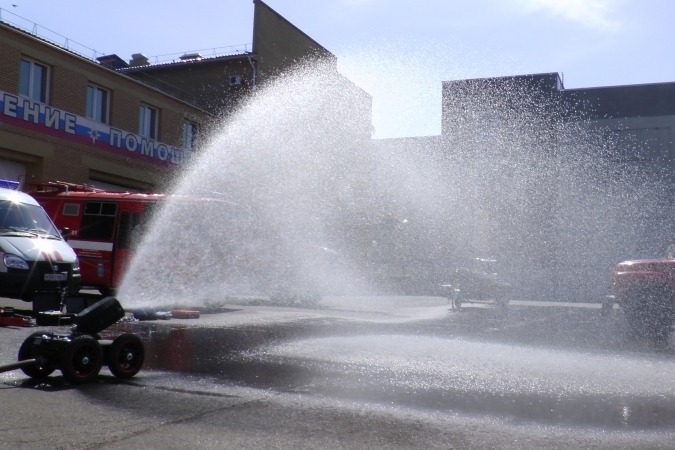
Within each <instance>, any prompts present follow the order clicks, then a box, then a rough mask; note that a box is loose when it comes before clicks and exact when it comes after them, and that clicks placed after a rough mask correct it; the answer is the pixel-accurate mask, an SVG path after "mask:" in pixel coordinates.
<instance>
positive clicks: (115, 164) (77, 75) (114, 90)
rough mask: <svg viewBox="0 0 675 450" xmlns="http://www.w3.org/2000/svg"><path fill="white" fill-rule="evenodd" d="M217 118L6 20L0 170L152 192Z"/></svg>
mask: <svg viewBox="0 0 675 450" xmlns="http://www.w3.org/2000/svg"><path fill="white" fill-rule="evenodd" d="M211 120H213V116H212V115H211V114H209V113H207V112H206V111H204V110H203V109H201V108H199V107H196V106H194V105H191V104H189V103H186V102H184V101H182V100H179V99H177V98H175V97H172V96H169V95H167V94H166V93H163V92H161V91H159V90H158V89H156V88H153V87H151V86H148V85H145V84H143V83H140V82H139V81H137V80H134V79H132V78H129V77H126V76H123V75H120V74H119V73H116V72H115V71H114V70H111V69H110V68H108V67H106V66H104V65H102V64H98V63H96V62H94V61H91V60H89V59H87V58H84V57H82V56H80V55H78V54H76V53H74V52H71V51H68V50H66V49H64V48H62V47H59V46H57V45H54V44H52V43H50V42H48V41H45V40H43V39H41V38H39V37H37V36H34V35H32V34H31V33H28V32H26V31H23V30H21V29H19V28H16V27H14V26H12V25H9V24H7V23H2V22H0V177H2V178H8V179H14V180H21V181H24V182H25V181H30V180H33V179H58V180H61V181H68V182H75V183H90V184H94V185H96V184H99V185H105V186H110V185H112V186H117V187H123V188H127V189H133V190H142V191H146V190H154V189H158V188H160V187H161V186H163V185H164V183H165V182H167V181H168V180H169V179H170V178H171V177H172V176H173V175H174V174H175V172H176V170H180V167H181V165H183V164H184V163H185V162H186V161H187V159H189V157H190V154H191V151H192V149H193V148H192V147H193V145H194V144H195V142H194V137H195V136H196V130H197V129H199V128H208V126H209V123H210V121H211Z"/></svg>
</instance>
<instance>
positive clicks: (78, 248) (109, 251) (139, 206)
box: [26, 181, 168, 295]
mask: <svg viewBox="0 0 675 450" xmlns="http://www.w3.org/2000/svg"><path fill="white" fill-rule="evenodd" d="M26 190H27V192H29V193H30V194H31V195H32V196H33V197H34V198H35V199H36V200H37V201H38V203H40V205H42V207H43V208H44V209H45V211H47V214H48V215H49V216H50V217H51V219H52V220H53V221H54V223H55V224H56V226H57V227H58V228H59V229H60V230H61V232H62V234H63V235H64V236H67V238H68V243H69V244H70V246H71V247H72V248H73V249H74V250H75V253H76V254H77V256H78V258H79V260H80V270H81V276H82V281H81V284H82V287H90V288H94V289H98V290H99V291H100V292H101V293H102V294H103V295H112V294H114V292H115V288H116V287H117V286H118V285H119V283H120V281H121V278H122V276H123V275H124V268H125V266H126V264H127V263H128V262H129V260H130V258H131V256H132V253H133V248H134V246H135V244H136V243H137V240H138V239H139V238H140V237H139V236H136V235H135V230H137V229H139V225H140V226H141V227H142V226H143V225H144V224H145V223H147V222H148V221H149V220H150V217H151V216H152V214H153V212H154V210H155V208H156V207H157V204H158V202H161V201H163V200H165V199H166V198H167V197H168V196H167V195H165V194H141V193H129V192H108V191H104V190H101V189H97V188H95V187H93V186H89V185H78V184H72V183H65V182H59V181H45V182H33V183H30V184H28V185H27V186H26Z"/></svg>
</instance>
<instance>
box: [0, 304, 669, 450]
mask: <svg viewBox="0 0 675 450" xmlns="http://www.w3.org/2000/svg"><path fill="white" fill-rule="evenodd" d="M0 304H2V302H1V301H0ZM49 329H52V330H53V328H49ZM622 330H623V326H622V317H621V314H620V312H615V313H614V314H612V315H611V316H610V317H602V316H601V315H600V310H599V308H598V305H586V304H551V303H534V302H512V305H511V306H510V307H509V308H508V310H507V311H506V312H501V311H500V310H499V309H497V308H492V307H484V306H483V305H467V306H465V307H464V308H463V309H462V311H459V312H456V311H451V310H450V308H449V306H448V305H447V302H446V301H445V300H444V299H442V298H434V297H363V298H349V299H347V298H328V299H324V300H323V301H322V302H321V304H320V305H318V306H317V307H313V308H306V309H303V308H289V307H276V306H274V305H267V304H254V303H250V304H243V305H242V304H225V305H219V306H217V307H212V308H211V309H210V310H205V311H203V313H202V316H201V317H200V318H199V319H188V320H178V319H172V320H168V321H152V322H133V323H132V322H128V323H122V324H119V325H116V326H115V327H112V328H111V329H110V330H109V331H110V332H111V333H113V334H114V333H119V332H122V331H133V332H135V333H137V334H138V335H139V336H141V337H142V339H143V341H144V343H145V346H146V351H147V360H146V364H145V366H144V370H142V371H141V372H140V373H139V374H138V375H137V376H136V377H134V378H133V379H132V380H130V381H120V380H118V379H115V378H114V377H112V376H111V375H110V374H109V372H107V370H105V369H104V370H103V371H102V373H101V376H100V377H99V379H98V381H97V382H96V383H92V384H88V385H83V386H71V385H69V384H67V383H65V382H64V381H63V379H62V378H61V377H60V376H58V372H57V373H56V374H55V376H52V377H50V378H49V379H48V380H47V381H45V382H40V383H36V382H35V381H33V380H30V379H28V378H26V377H25V376H24V375H23V373H22V372H21V371H12V372H6V373H4V374H0V411H2V417H3V421H2V424H0V433H1V435H2V436H3V438H2V442H0V448H12V449H16V448H30V449H33V448H45V449H47V448H50V449H53V448H109V449H116V448H124V449H128V448H165V449H166V448H219V449H220V448H350V449H351V448H406V449H409V448H486V447H494V448H672V446H673V444H672V442H675V440H674V439H673V438H675V431H674V430H675V397H674V394H673V392H675V361H673V351H672V350H671V349H669V348H667V347H661V348H653V347H651V346H650V345H649V344H648V343H646V342H639V341H635V340H633V339H630V338H629V337H628V336H626V335H625V334H624V333H623V332H622ZM34 331H35V329H22V328H18V329H13V328H0V339H2V342H3V345H2V350H1V351H0V362H3V361H6V362H13V361H14V360H15V358H16V355H15V353H16V349H18V347H19V345H20V344H21V342H23V339H25V337H26V336H27V335H28V334H30V333H31V332H34Z"/></svg>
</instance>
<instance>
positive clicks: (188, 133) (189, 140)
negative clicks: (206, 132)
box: [183, 119, 199, 151]
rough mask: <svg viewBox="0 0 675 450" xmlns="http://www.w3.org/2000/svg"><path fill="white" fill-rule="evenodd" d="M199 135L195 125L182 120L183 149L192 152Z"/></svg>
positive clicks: (189, 121)
mask: <svg viewBox="0 0 675 450" xmlns="http://www.w3.org/2000/svg"><path fill="white" fill-rule="evenodd" d="M198 134H199V126H198V125H197V123H195V122H193V121H191V120H188V119H185V120H183V149H184V150H190V151H193V150H194V149H195V144H196V142H197V136H198Z"/></svg>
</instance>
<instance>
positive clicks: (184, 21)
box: [0, 0, 675, 138]
mask: <svg viewBox="0 0 675 450" xmlns="http://www.w3.org/2000/svg"><path fill="white" fill-rule="evenodd" d="M265 3H266V4H267V5H268V6H270V7H271V8H272V9H274V10H275V11H276V12H278V13H279V14H281V15H282V16H283V17H285V18H286V19H287V20H288V21H290V22H291V23H293V24H294V25H295V26H296V27H298V28H299V29H300V30H302V31H303V32H305V33H306V34H307V35H309V36H310V37H311V38H312V39H314V40H315V41H317V42H318V43H319V44H320V45H322V46H323V47H325V48H326V49H328V50H329V51H330V52H332V53H333V54H334V55H335V56H337V58H338V69H339V70H340V72H342V73H343V74H344V75H345V76H347V77H348V78H349V79H351V80H352V81H353V82H355V83H356V84H357V85H359V86H360V87H361V88H363V89H364V90H365V91H366V92H368V93H369V94H371V95H372V97H373V125H374V129H375V134H374V137H375V138H390V137H406V136H427V135H438V134H440V122H441V85H442V82H443V81H449V80H456V79H466V78H482V77H493V76H507V75H519V74H534V73H549V72H557V73H559V74H561V76H562V77H563V83H564V86H565V88H566V89H576V88H588V87H599V86H615V85H628V84H643V83H660V82H675V58H674V57H673V56H674V55H673V54H674V53H675V52H674V51H673V50H675V26H673V20H674V19H675V2H672V0H466V1H459V0H456V1H455V0H426V1H418V2H411V1H409V0H405V1H404V0H321V1H317V0H266V1H265ZM253 8H254V5H253V1H252V0H189V1H185V2H177V1H175V0H162V1H158V0H143V1H138V0H134V1H131V0H116V1H115V2H92V1H90V0H89V1H83V0H59V1H58V2H54V1H48V0H0V17H1V18H2V20H5V21H8V22H11V23H13V24H15V25H19V26H21V27H23V28H27V29H29V30H36V31H37V32H38V34H40V35H42V36H43V37H47V38H49V39H50V40H52V41H54V42H55V43H57V44H60V45H67V46H68V47H69V48H71V49H73V50H75V51H78V52H79V53H83V54H85V56H89V55H91V57H93V56H95V55H98V56H100V55H101V54H111V53H115V54H117V55H119V56H120V57H122V58H123V59H125V60H129V59H130V58H131V55H132V54H134V53H143V54H144V55H146V56H148V57H150V59H151V61H152V60H153V58H155V57H156V59H157V60H161V59H166V58H169V59H171V56H167V55H174V56H179V55H181V54H183V53H188V52H193V51H200V52H201V53H202V54H204V55H208V54H209V51H214V52H217V53H223V51H228V49H227V48H231V49H232V51H235V50H242V49H243V50H249V51H250V50H251V41H252V33H253ZM214 49H218V50H214Z"/></svg>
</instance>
